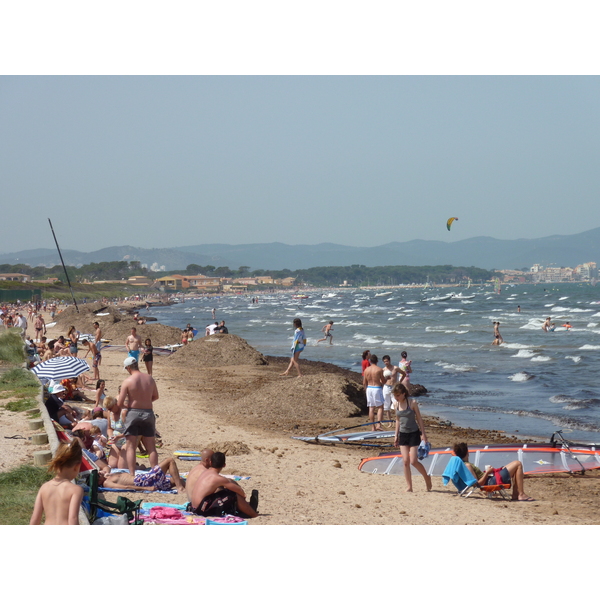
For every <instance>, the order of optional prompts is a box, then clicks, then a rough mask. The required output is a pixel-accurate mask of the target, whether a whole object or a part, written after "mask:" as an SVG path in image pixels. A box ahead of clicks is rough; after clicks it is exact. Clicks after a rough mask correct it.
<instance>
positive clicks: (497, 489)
mask: <svg viewBox="0 0 600 600" xmlns="http://www.w3.org/2000/svg"><path fill="white" fill-rule="evenodd" d="M500 471H502V469H494V474H493V477H495V479H496V483H493V484H489V485H482V486H479V487H480V488H481V490H482V491H483V492H485V493H486V494H487V497H488V498H494V497H495V496H500V497H501V498H503V499H504V500H510V499H511V497H510V496H509V495H508V494H507V492H506V490H510V486H511V484H510V483H503V481H502V480H501V479H500Z"/></svg>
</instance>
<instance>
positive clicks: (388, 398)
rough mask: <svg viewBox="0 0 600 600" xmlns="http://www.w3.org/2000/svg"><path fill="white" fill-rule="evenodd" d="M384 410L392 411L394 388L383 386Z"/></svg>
mask: <svg viewBox="0 0 600 600" xmlns="http://www.w3.org/2000/svg"><path fill="white" fill-rule="evenodd" d="M383 410H392V386H391V385H384V386H383Z"/></svg>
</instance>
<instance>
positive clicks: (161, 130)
mask: <svg viewBox="0 0 600 600" xmlns="http://www.w3.org/2000/svg"><path fill="white" fill-rule="evenodd" d="M599 100H600V79H599V78H598V77H576V76H567V77H494V76H483V77H475V76H468V77H447V76H441V77H436V76H425V77H415V76H391V77H390V76H388V77H379V76H370V77H361V76H349V77H288V76H280V77H234V76H233V77H213V76H191V77H176V76H168V77H86V76H82V77H81V76H80V77H35V76H27V77H12V76H4V77H0V130H1V131H2V134H3V141H4V143H3V144H2V146H1V147H0V148H1V149H0V178H1V180H2V186H1V188H0V201H1V202H2V207H3V211H4V213H3V222H4V223H5V226H4V227H3V228H2V233H3V235H2V238H1V240H0V253H6V252H14V251H21V250H26V249H28V248H50V247H52V245H53V240H52V236H51V232H50V229H49V227H48V221H47V217H50V218H51V219H52V223H53V225H54V229H55V232H56V235H57V237H58V239H59V242H60V243H61V247H64V248H72V249H77V250H81V251H84V252H89V251H93V250H98V249H100V248H106V247H108V246H121V245H132V246H135V247H140V248H169V247H182V246H189V245H194V244H206V243H224V244H250V243H268V242H282V243H286V244H292V245H295V244H319V243H323V242H332V243H336V244H343V245H347V246H364V247H373V246H379V245H382V244H386V243H389V242H395V241H398V242H403V241H409V240H414V239H423V240H428V241H429V240H430V241H447V242H451V241H458V240H464V239H468V238H472V237H477V236H490V237H494V238H496V239H501V240H512V239H515V240H516V239H520V238H526V239H534V238H540V237H546V236H549V235H554V234H573V233H579V232H583V231H586V230H589V229H591V228H594V227H597V226H598V225H600V203H599V202H597V197H598V192H599V191H600V174H599V173H598V170H597V169H596V168H595V167H596V165H595V162H596V158H595V157H596V156H597V155H598V149H599V148H598V146H599V144H600V135H599V134H600V123H599V117H598V115H597V110H596V107H597V105H598V101H599ZM24 215H27V217H28V221H27V223H28V225H27V228H26V230H25V229H24V228H22V227H17V226H14V225H15V224H19V225H21V223H22V220H23V217H24ZM449 217H458V219H459V220H458V221H457V222H455V223H454V225H453V227H452V231H451V232H448V231H447V229H446V220H447V219H448V218H449ZM24 231H26V233H27V236H28V237H27V239H28V240H31V243H29V244H26V243H24V242H25V240H24V238H23V233H24Z"/></svg>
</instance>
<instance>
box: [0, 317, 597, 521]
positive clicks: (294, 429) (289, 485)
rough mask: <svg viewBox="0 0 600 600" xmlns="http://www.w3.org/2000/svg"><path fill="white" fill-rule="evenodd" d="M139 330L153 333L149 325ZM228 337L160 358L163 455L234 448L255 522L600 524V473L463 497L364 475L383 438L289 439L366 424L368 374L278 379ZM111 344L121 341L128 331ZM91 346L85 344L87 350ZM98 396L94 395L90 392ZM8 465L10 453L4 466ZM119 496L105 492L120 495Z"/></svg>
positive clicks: (277, 366)
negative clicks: (375, 443) (518, 491)
mask: <svg viewBox="0 0 600 600" xmlns="http://www.w3.org/2000/svg"><path fill="white" fill-rule="evenodd" d="M46 320H47V321H49V317H48V318H47V319H46ZM92 320H94V319H90V323H89V327H88V328H83V327H81V325H80V324H79V325H77V326H78V329H80V331H83V332H86V333H89V332H91V331H92V326H91V322H92ZM59 321H60V319H59ZM117 325H118V326H119V327H121V326H122V327H123V328H124V330H126V329H127V328H128V327H130V326H131V325H130V324H129V322H125V321H123V322H121V323H116V324H115V327H116V326H117ZM153 326H155V325H152V324H149V325H146V326H145V327H148V328H149V329H151V328H152V327H153ZM102 327H103V330H104V325H102ZM66 329H67V327H65V326H64V324H63V323H62V322H59V323H58V324H57V325H56V327H54V328H52V329H49V330H48V339H51V338H52V337H56V336H57V335H58V334H60V333H62V334H64V333H66ZM107 329H108V328H107ZM113 331H114V333H116V332H117V330H116V329H114V330H113ZM140 333H141V335H142V338H144V336H145V335H146V334H145V333H143V332H140ZM104 335H105V337H106V334H104ZM224 338H228V336H211V337H210V338H199V339H198V340H196V341H194V342H193V343H192V344H191V345H189V346H187V347H184V348H182V349H180V350H179V351H177V352H176V353H174V354H173V355H171V356H155V358H154V373H153V375H154V377H155V379H156V381H157V385H158V390H159V394H160V398H159V400H157V401H156V403H155V412H156V413H157V415H158V418H157V429H158V431H159V432H160V434H161V436H162V440H163V444H164V445H163V447H162V448H161V449H160V450H159V458H162V457H165V456H171V455H172V453H173V452H174V451H176V450H202V449H203V448H206V447H210V448H213V449H214V450H222V451H225V452H226V454H227V466H226V468H225V469H224V471H223V472H224V473H229V474H234V475H246V476H250V477H251V479H250V480H248V481H242V482H240V483H241V485H242V486H243V487H244V489H245V490H246V491H247V494H248V495H249V494H250V491H251V490H252V489H258V490H259V494H260V504H259V512H260V516H259V517H258V518H257V519H254V520H252V521H251V522H250V523H251V524H252V525H298V524H302V525H399V524H411V525H434V524H436V525H438V524H439V525H449V524H463V525H466V524H485V525H492V524H497V525H501V524H519V525H535V524H543V525H549V524H552V525H559V524H569V525H582V524H600V505H599V503H598V476H599V475H598V472H597V471H593V472H587V473H586V474H585V475H583V476H581V475H569V474H554V475H536V476H526V479H525V489H526V492H527V493H528V494H529V495H530V496H532V497H533V498H535V499H536V501H535V502H507V501H503V500H489V499H487V498H484V497H479V496H472V497H470V498H467V499H463V498H459V497H457V496H456V494H455V491H454V488H453V487H452V486H449V487H447V488H446V487H444V486H443V484H442V481H441V478H439V477H438V478H434V479H433V490H432V492H430V493H428V492H426V490H425V483H424V481H423V479H422V478H420V477H418V476H417V477H416V478H415V479H414V490H415V491H414V492H413V493H406V492H405V491H404V489H405V481H404V478H403V477H401V476H383V475H372V474H367V473H361V472H360V471H359V470H358V465H359V463H360V460H361V458H364V457H368V456H374V455H377V454H378V453H379V449H377V448H365V447H362V448H360V447H358V448H357V447H348V446H328V445H311V444H307V443H305V442H301V441H298V440H294V439H291V436H292V435H314V434H317V433H322V432H325V431H328V430H332V429H335V428H337V427H345V426H350V425H353V424H359V423H361V422H366V420H367V419H366V417H365V416H364V414H363V415H361V414H360V410H359V409H358V408H357V406H356V397H355V396H356V395H357V394H360V393H362V391H361V388H360V383H359V382H360V375H359V374H358V373H353V372H350V371H345V370H344V369H341V368H339V367H335V366H333V365H327V364H326V363H311V362H310V361H306V360H303V361H302V365H303V372H304V373H305V376H304V377H302V378H296V377H281V376H280V373H281V372H282V371H283V370H284V368H285V367H284V365H285V364H286V363H287V360H286V359H282V358H272V357H266V362H267V364H260V363H261V362H265V360H264V357H262V355H260V353H258V352H257V351H255V350H254V349H252V348H251V347H249V346H248V345H247V344H245V342H244V341H243V340H240V338H237V337H236V336H233V335H232V336H229V339H224ZM238 340H239V341H238ZM111 342H112V344H124V342H125V336H123V339H122V340H121V339H116V338H112V339H111ZM83 354H84V353H83V352H81V351H80V353H79V356H80V357H82V356H83ZM125 357H126V353H125V352H124V351H123V350H119V349H115V350H110V349H107V350H104V351H103V353H102V365H101V367H100V376H101V377H102V378H103V379H105V380H106V382H107V384H106V387H107V390H108V394H109V395H116V393H117V388H118V386H119V385H120V384H121V382H122V381H123V380H124V379H125V377H126V373H125V372H124V371H123V367H122V363H123V360H124V358H125ZM88 360H89V357H88ZM141 368H142V370H143V369H144V367H143V366H142V367H141ZM90 374H91V373H90ZM414 383H425V384H426V382H419V381H416V382H414ZM353 395H354V396H353ZM89 396H90V397H93V392H90V393H89ZM353 399H354V402H353V401H352V400H353ZM423 401H426V398H424V399H423ZM78 405H79V406H81V404H78ZM7 418H8V417H3V418H2V421H0V427H1V428H2V432H3V436H5V435H14V433H15V432H17V433H22V435H24V436H26V435H27V434H26V433H23V432H22V431H21V429H20V428H19V427H18V426H17V425H16V421H17V420H19V419H21V418H22V417H10V419H11V424H10V429H9V428H8V423H7V421H6V419H7ZM426 430H427V434H428V437H429V440H430V442H431V444H432V446H433V447H438V446H449V445H452V444H453V443H454V442H455V441H466V442H467V443H471V444H475V443H502V442H504V443H506V442H507V441H514V440H515V438H513V437H508V438H507V437H504V436H503V435H502V433H499V432H493V431H485V430H475V429H461V428H456V427H452V426H448V425H445V424H443V423H441V422H440V421H439V420H437V419H434V418H426ZM7 431H10V432H11V433H5V432H7ZM2 442H3V449H4V448H7V443H8V444H9V445H10V447H11V448H14V449H15V450H17V449H18V451H16V452H13V457H12V460H11V465H12V466H14V462H15V461H16V462H19V461H21V462H24V461H30V455H31V453H32V452H33V450H34V449H38V447H32V446H31V444H30V442H27V441H23V440H13V441H9V440H5V439H3V440H2ZM4 454H5V453H4V452H3V455H4ZM140 462H142V463H143V462H144V460H143V459H141V460H140ZM146 464H147V461H146ZM194 464H195V463H194V462H189V461H181V460H178V467H179V470H180V472H187V471H189V470H190V469H191V468H192V467H193V466H194ZM11 465H9V464H8V462H7V461H4V460H3V462H2V465H1V466H0V468H2V470H5V469H7V468H9V467H10V466H11ZM119 494H121V495H127V494H123V493H119ZM119 494H117V493H107V494H106V495H105V496H106V498H107V499H108V500H114V499H115V498H116V496H117V495H119ZM130 497H131V498H134V499H139V498H141V497H142V496H141V495H140V494H131V495H130ZM143 499H144V500H148V501H153V502H173V503H181V502H184V501H185V499H184V498H181V496H180V495H175V494H172V495H171V494H158V493H153V494H144V495H143Z"/></svg>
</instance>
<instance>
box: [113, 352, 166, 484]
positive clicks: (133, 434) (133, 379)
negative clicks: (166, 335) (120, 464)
mask: <svg viewBox="0 0 600 600" xmlns="http://www.w3.org/2000/svg"><path fill="white" fill-rule="evenodd" d="M123 368H124V369H125V370H126V371H127V372H128V373H129V377H128V378H127V379H125V381H124V382H123V385H121V391H120V392H119V398H118V399H117V404H118V406H119V408H121V409H123V408H125V402H126V401H127V409H128V410H127V416H126V417H125V429H124V431H123V433H124V435H125V440H126V441H125V456H126V458H127V468H128V469H129V472H130V473H131V474H132V475H135V449H136V447H137V444H138V436H142V442H143V443H144V446H145V447H146V449H147V450H148V460H149V461H150V466H151V467H156V466H157V465H158V454H157V452H156V443H155V436H156V429H155V422H156V420H155V417H154V411H153V410H152V403H153V402H154V401H155V400H158V388H157V387H156V382H155V381H154V379H153V378H152V376H151V375H148V374H147V373H142V372H140V369H139V366H138V363H137V361H136V360H135V358H133V357H132V356H128V357H127V358H126V359H125V361H124V362H123Z"/></svg>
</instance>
